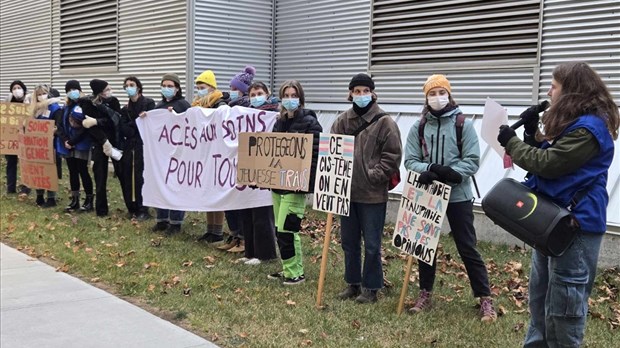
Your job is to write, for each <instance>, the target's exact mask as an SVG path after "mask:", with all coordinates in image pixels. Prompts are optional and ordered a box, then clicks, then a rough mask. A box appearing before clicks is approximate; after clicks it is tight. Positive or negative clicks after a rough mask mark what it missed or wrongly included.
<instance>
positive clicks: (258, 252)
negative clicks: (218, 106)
mask: <svg viewBox="0 0 620 348" xmlns="http://www.w3.org/2000/svg"><path fill="white" fill-rule="evenodd" d="M238 77H239V75H237V76H235V78H233V80H235V79H236V78H238ZM233 83H234V81H231V85H233ZM239 88H240V89H243V88H244V86H239ZM248 92H249V93H248ZM246 93H247V94H249V96H248V100H249V101H250V107H252V108H256V109H259V110H266V111H278V110H279V106H280V105H279V103H278V99H277V98H273V97H271V96H270V93H269V88H267V86H266V85H265V84H264V83H262V82H254V83H252V84H251V85H249V86H248V88H247V91H246ZM238 212H239V215H238V216H239V219H240V225H241V230H242V232H243V236H244V238H245V251H244V253H245V257H243V258H241V259H240V261H243V262H244V263H245V264H246V265H258V264H260V263H262V262H265V261H271V260H275V259H277V258H278V254H277V252H276V231H275V222H274V215H273V205H266V206H263V207H256V208H248V209H241V210H238Z"/></svg>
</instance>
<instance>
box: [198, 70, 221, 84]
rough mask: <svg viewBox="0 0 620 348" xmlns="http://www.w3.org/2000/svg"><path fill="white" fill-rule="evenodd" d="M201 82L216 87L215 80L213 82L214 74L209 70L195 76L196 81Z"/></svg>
mask: <svg viewBox="0 0 620 348" xmlns="http://www.w3.org/2000/svg"><path fill="white" fill-rule="evenodd" d="M198 82H202V83H206V84H207V85H209V86H211V87H213V88H217V82H215V74H214V73H213V71H211V70H205V71H204V72H203V73H202V74H200V75H198V77H197V78H196V83H198Z"/></svg>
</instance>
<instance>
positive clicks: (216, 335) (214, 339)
mask: <svg viewBox="0 0 620 348" xmlns="http://www.w3.org/2000/svg"><path fill="white" fill-rule="evenodd" d="M219 339H220V336H219V335H218V334H217V333H214V334H213V335H211V342H215V341H217V340H219Z"/></svg>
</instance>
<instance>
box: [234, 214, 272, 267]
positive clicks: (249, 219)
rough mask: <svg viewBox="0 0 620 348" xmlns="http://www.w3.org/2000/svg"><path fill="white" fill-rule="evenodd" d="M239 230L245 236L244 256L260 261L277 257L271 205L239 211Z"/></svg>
mask: <svg viewBox="0 0 620 348" xmlns="http://www.w3.org/2000/svg"><path fill="white" fill-rule="evenodd" d="M239 216H240V222H241V231H243V237H244V238H245V257H247V258H248V259H253V258H257V259H259V260H262V261H266V260H273V259H276V258H277V257H278V253H277V251H276V227H275V221H274V216H273V206H271V205H268V206H265V207H258V208H249V209H243V210H240V211H239Z"/></svg>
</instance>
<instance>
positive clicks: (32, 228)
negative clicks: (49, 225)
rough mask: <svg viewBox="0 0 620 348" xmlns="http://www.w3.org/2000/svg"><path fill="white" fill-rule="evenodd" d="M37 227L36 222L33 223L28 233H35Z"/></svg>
mask: <svg viewBox="0 0 620 348" xmlns="http://www.w3.org/2000/svg"><path fill="white" fill-rule="evenodd" d="M36 227H37V224H36V222H31V223H30V225H29V226H28V231H29V232H32V231H34V229H35V228H36Z"/></svg>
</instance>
